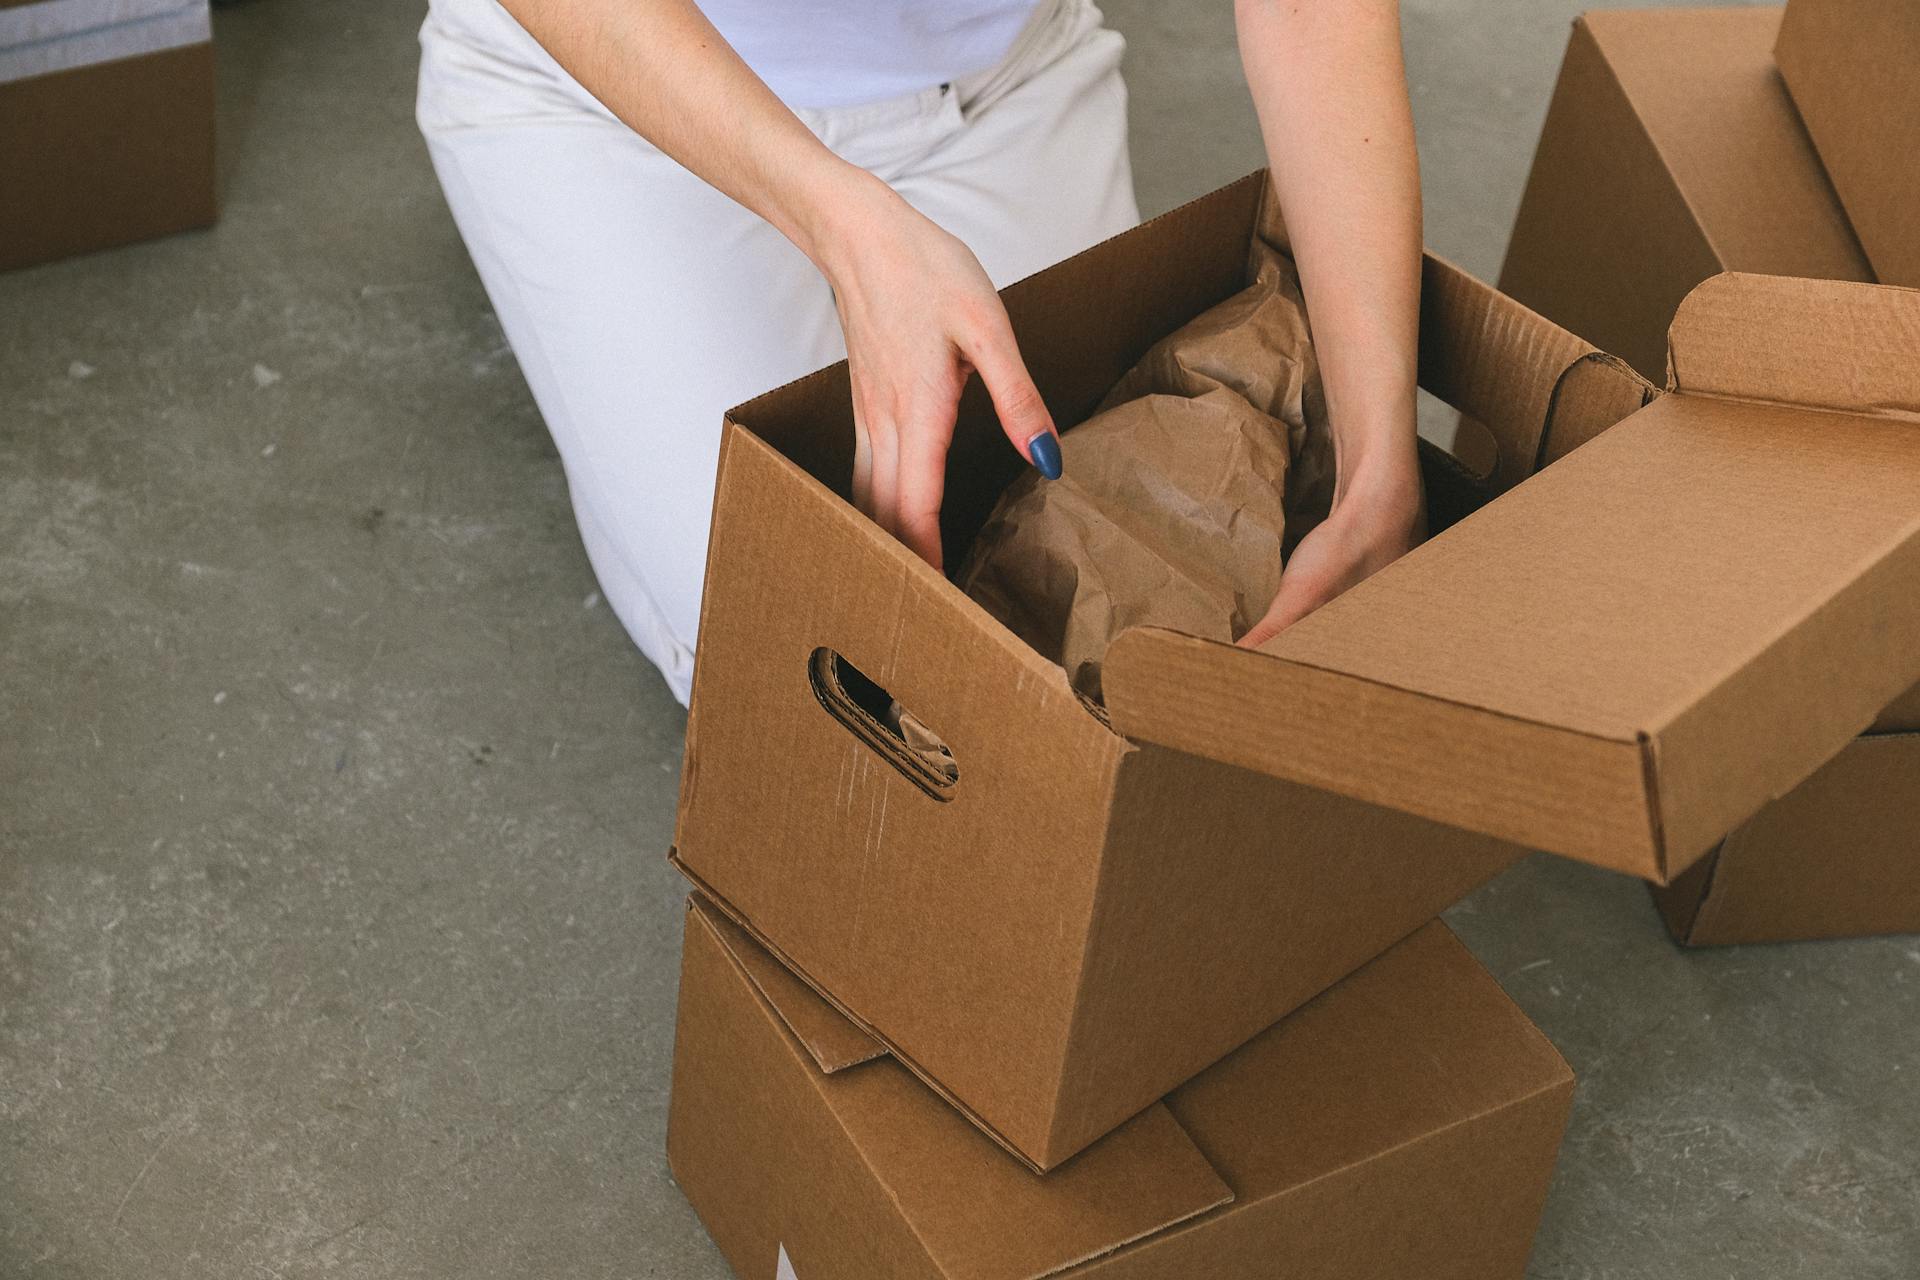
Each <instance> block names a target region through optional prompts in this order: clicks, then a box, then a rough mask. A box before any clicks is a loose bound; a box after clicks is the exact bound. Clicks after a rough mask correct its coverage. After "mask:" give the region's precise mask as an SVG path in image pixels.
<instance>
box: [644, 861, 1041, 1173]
mask: <svg viewBox="0 0 1920 1280" xmlns="http://www.w3.org/2000/svg"><path fill="white" fill-rule="evenodd" d="M667 864H668V865H669V866H671V867H672V868H673V869H674V870H675V871H678V872H679V873H680V874H681V875H682V876H683V877H685V879H686V881H687V883H688V884H690V885H692V886H693V888H694V890H695V892H696V893H697V894H698V895H699V897H700V901H701V902H702V903H704V904H705V905H707V906H710V907H712V908H713V909H714V910H715V911H717V912H718V913H719V914H721V915H722V916H725V917H726V918H727V919H728V920H731V921H732V922H733V923H734V924H735V925H737V926H738V927H739V928H740V930H741V932H743V933H745V934H746V935H747V936H748V937H749V938H752V939H753V940H754V942H756V943H758V944H759V945H760V946H761V947H762V948H763V949H765V950H766V952H767V953H768V954H769V955H771V956H772V957H773V958H774V959H775V960H778V961H779V962H780V964H781V965H782V966H783V967H784V968H785V969H786V970H787V972H789V973H791V974H792V975H793V976H794V977H796V978H798V979H799V980H800V981H801V982H803V983H805V984H806V986H807V987H808V988H809V989H810V990H812V991H813V992H814V994H816V995H818V996H819V997H820V998H821V999H822V1000H824V1001H826V1002H827V1004H829V1005H831V1006H832V1007H833V1009H834V1011H835V1012H836V1013H838V1014H839V1015H840V1016H841V1017H843V1018H845V1019H846V1020H847V1021H848V1022H849V1023H850V1024H852V1025H853V1026H854V1027H855V1028H857V1029H858V1030H859V1031H860V1032H861V1033H862V1034H863V1035H866V1036H867V1037H869V1038H870V1039H872V1040H873V1041H875V1042H876V1043H878V1044H879V1045H881V1046H882V1047H883V1048H884V1049H885V1051H886V1053H887V1054H888V1055H890V1056H891V1057H892V1058H893V1059H894V1060H895V1061H897V1062H898V1063H899V1064H900V1065H901V1066H903V1067H905V1068H906V1069H907V1070H908V1071H911V1072H912V1073H913V1074H914V1076H915V1077H916V1078H917V1079H919V1080H920V1082H921V1083H922V1084H924V1085H926V1086H927V1088H929V1089H931V1090H932V1091H933V1092H934V1093H936V1094H938V1095H939V1096H940V1098H941V1100H942V1101H943V1102H945V1103H946V1104H947V1105H948V1106H950V1107H952V1108H953V1109H954V1110H955V1111H958V1112H959V1113H960V1114H961V1115H963V1116H965V1117H966V1119H967V1122H968V1123H969V1124H971V1125H972V1126H973V1127H974V1128H976V1129H978V1130H980V1132H982V1133H984V1134H986V1135H987V1137H989V1138H991V1139H993V1141H994V1142H995V1143H996V1144H997V1145H998V1146H999V1147H1000V1148H1001V1149H1002V1150H1004V1151H1006V1153H1007V1154H1008V1155H1010V1156H1012V1157H1013V1158H1014V1159H1015V1160H1018V1161H1019V1162H1020V1163H1021V1164H1023V1165H1025V1166H1026V1167H1027V1168H1028V1169H1030V1170H1032V1171H1033V1172H1034V1173H1045V1172H1047V1171H1048V1170H1049V1169H1052V1168H1056V1167H1058V1164H1059V1163H1061V1161H1055V1162H1052V1163H1048V1164H1045V1165H1043V1164H1041V1163H1040V1162H1039V1161H1037V1160H1035V1159H1034V1158H1033V1157H1032V1156H1030V1155H1028V1154H1027V1153H1026V1152H1024V1151H1022V1150H1020V1148H1018V1147H1016V1146H1014V1145H1013V1143H1012V1142H1011V1141H1009V1140H1008V1138H1007V1137H1006V1136H1005V1135H1004V1134H1002V1133H1001V1132H1000V1131H999V1130H998V1129H996V1128H994V1126H993V1125H992V1124H990V1123H989V1122H988V1121H987V1120H986V1119H985V1118H984V1117H982V1116H981V1115H980V1113H979V1112H977V1111H975V1110H974V1109H973V1108H972V1107H970V1106H968V1105H967V1104H966V1103H965V1102H964V1101H962V1100H961V1099H960V1098H958V1097H956V1096H955V1095H954V1094H953V1092H952V1091H951V1090H949V1089H948V1088H947V1087H946V1086H945V1085H943V1084H941V1083H940V1081H939V1080H938V1079H937V1078H936V1077H934V1076H933V1075H931V1074H930V1073H928V1071H927V1070H926V1069H925V1068H924V1067H922V1066H921V1065H920V1064H919V1063H918V1062H916V1061H914V1059H913V1056H912V1055H911V1054H909V1053H907V1052H905V1051H904V1050H902V1049H901V1048H900V1046H899V1045H898V1044H896V1043H894V1042H893V1041H892V1040H889V1039H888V1038H887V1037H886V1036H885V1035H884V1034H882V1033H881V1032H880V1030H879V1028H877V1027H875V1026H874V1025H873V1024H872V1023H870V1022H868V1021H866V1020H865V1019H864V1018H862V1017H860V1016H859V1015H858V1014H856V1013H855V1012H854V1011H853V1010H851V1009H849V1008H847V1006H846V1005H844V1004H842V1003H841V1002H840V1001H839V1000H837V999H835V998H834V995H833V993H832V992H831V991H829V990H827V989H826V988H825V987H823V986H822V985H821V984H820V983H819V982H818V981H816V980H815V979H814V978H813V976H812V975H811V974H809V973H808V972H807V971H806V970H805V969H804V968H802V967H801V966H799V965H798V964H795V963H794V961H793V957H791V956H789V955H787V954H786V953H785V952H783V951H781V949H780V948H779V947H778V946H776V945H774V943H773V942H772V940H771V939H769V938H768V937H767V936H766V935H765V934H764V933H762V932H761V931H760V930H759V929H757V928H755V927H754V924H753V921H751V920H749V919H748V918H747V917H746V916H745V915H744V914H743V913H742V912H741V911H740V909H739V908H737V907H735V906H734V905H733V904H732V903H731V902H729V901H727V899H726V897H725V896H724V895H723V894H720V893H717V892H715V891H714V889H713V887H712V886H711V885H709V884H707V883H706V882H705V881H704V880H702V879H701V878H700V877H699V875H698V874H696V873H695V872H694V871H693V870H692V869H691V868H690V867H688V866H687V864H686V863H685V862H684V861H682V860H681V858H680V853H679V850H678V849H671V848H670V849H668V850H667ZM1063 1159H1064V1158H1063Z"/></svg>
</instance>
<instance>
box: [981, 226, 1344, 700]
mask: <svg viewBox="0 0 1920 1280" xmlns="http://www.w3.org/2000/svg"><path fill="white" fill-rule="evenodd" d="M1254 266H1255V272H1254V281H1253V283H1252V284H1251V285H1250V286H1249V287H1248V288H1246V289H1245V290H1243V291H1242V292H1240V293H1238V294H1235V295H1234V296H1233V297H1232V298H1229V299H1228V300H1227V301H1225V302H1223V303H1221V304H1220V305H1219V306H1216V307H1214V308H1212V309H1211V310H1209V311H1207V312H1205V313H1203V314H1202V315H1200V316H1198V317H1196V318H1195V319H1194V320H1192V321H1191V322H1189V323H1188V324H1187V325H1185V326H1184V327H1182V328H1180V329H1178V330H1176V331H1175V332H1174V333H1172V334H1170V335H1168V336H1167V337H1166V338H1164V339H1162V340H1161V341H1160V342H1159V343H1157V344H1156V345H1155V346H1154V347H1153V348H1152V349H1151V350H1149V351H1148V352H1147V354H1146V355H1145V356H1144V357H1143V358H1142V359H1141V361H1140V363H1139V364H1137V365H1135V366H1134V368H1133V369H1132V370H1130V371H1129V372H1128V373H1127V375H1126V376H1125V377H1123V378H1122V379H1121V380H1120V381H1119V382H1118V383H1117V384H1116V385H1115V386H1114V388H1113V389H1112V390H1111V391H1110V392H1108V393H1107V396H1106V399H1105V400H1103V401H1102V402H1101V404H1100V407H1099V408H1098V409H1097V410H1096V411H1095V413H1094V415H1093V416H1092V417H1090V418H1088V419H1087V420H1086V421H1085V422H1083V423H1081V424H1080V425H1079V426H1077V427H1075V428H1073V429H1072V430H1070V431H1067V432H1065V433H1064V434H1063V435H1062V436H1061V439H1060V448H1061V456H1062V462H1063V474H1062V476H1061V478H1060V479H1058V480H1046V479H1044V478H1042V477H1041V476H1040V475H1039V473H1038V472H1031V471H1030V472H1027V473H1025V474H1024V475H1022V476H1021V478H1020V479H1018V480H1016V481H1015V482H1014V483H1013V484H1012V485H1010V486H1009V487H1008V488H1007V491H1006V493H1005V494H1003V495H1002V496H1001V499H1000V502H999V505H998V506H996V507H995V508H994V510H993V513H992V515H991V516H989V517H988V520H987V523H986V525H985V527H984V528H982V530H981V532H980V536H979V537H978V538H977V539H976V540H975V542H974V545H973V549H972V552H971V554H970V555H969V556H968V559H967V562H966V564H965V566H964V567H963V568H962V570H961V572H960V577H959V583H960V586H961V589H962V590H964V591H966V592H967V594H968V595H970V596H972V597H973V598H974V599H975V600H976V601H978V602H979V603H980V604H981V605H982V606H983V607H984V608H985V609H986V610H987V611H988V612H989V613H991V614H992V615H993V616H994V617H995V618H997V619H999V620H1000V621H1001V622H1002V623H1004V624H1005V625H1006V626H1007V627H1008V628H1009V629H1010V630H1012V631H1013V632H1014V633H1015V634H1016V635H1018V636H1020V637H1021V639H1023V640H1025V641H1026V642H1027V643H1029V644H1031V645H1032V646H1033V647H1034V648H1035V649H1036V650H1038V651H1039V652H1040V653H1042V654H1044V655H1045V656H1046V657H1048V658H1050V659H1052V660H1053V661H1055V662H1057V663H1059V664H1060V665H1061V666H1062V667H1064V668H1066V671H1067V675H1068V678H1069V679H1070V680H1071V681H1072V683H1073V687H1074V688H1075V689H1076V690H1078V691H1079V692H1080V693H1082V694H1083V695H1085V696H1087V697H1089V698H1093V699H1098V698H1099V696H1100V663H1101V660H1102V658H1103V657H1104V656H1105V654H1106V651H1107V646H1108V644H1110V643H1111V642H1112V641H1113V639H1114V638H1115V637H1116V636H1118V635H1119V634H1120V633H1121V632H1122V631H1124V630H1126V629H1127V628H1128V627H1136V626H1160V627H1171V628H1174V629H1176V630H1179V631H1184V632H1187V633H1188V634H1191V635H1196V636H1201V637H1204V638H1206V639H1211V640H1224V641H1230V640H1235V639H1238V638H1239V637H1240V636H1241V635H1243V634H1245V633H1246V632H1247V631H1248V630H1249V629H1250V628H1252V626H1253V625H1254V624H1255V623H1256V622H1258V621H1259V620H1260V619H1261V617H1263V616H1264V615H1265V614H1266V611H1267V609H1268V607H1269V606H1270V605H1271V604H1272V603H1273V598H1274V595H1275V594H1276V593H1277V592H1278V591H1279V588H1280V567H1281V563H1282V559H1283V554H1284V553H1285V552H1287V551H1290V550H1291V549H1292V547H1293V545H1294V544H1295V543H1297V542H1298V541H1299V539H1300V537H1301V536H1303V535H1304V534H1305V533H1306V532H1307V531H1308V530H1309V529H1311V528H1312V527H1313V526H1314V525H1315V524H1317V523H1318V522H1319V521H1320V520H1321V518H1323V517H1324V516H1325V514H1326V511H1327V507H1328V505H1329V503H1330V501H1331V498H1332V492H1333V478H1334V468H1333V446H1332V438H1331V435H1330V434H1329V432H1328V429H1327V415H1326V397H1325V394H1324V392H1323V391H1322V389H1321V385H1320V371H1319V365H1318V362H1317V361H1316V360H1315V358H1314V352H1313V340H1312V337H1311V334H1310V333H1309V330H1308V326H1307V316H1306V308H1305V306H1304V304H1303V302H1302V299H1301V294H1300V284H1299V277H1298V276H1297V275H1296V273H1295V271H1294V267H1293V263H1292V262H1291V261H1290V260H1289V259H1288V258H1287V257H1286V256H1285V255H1284V254H1283V253H1281V252H1280V251H1279V250H1278V249H1276V248H1274V247H1273V246H1271V245H1268V244H1264V243H1256V246H1255V249H1254Z"/></svg>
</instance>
